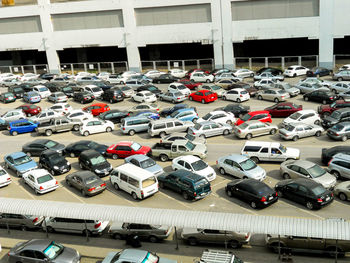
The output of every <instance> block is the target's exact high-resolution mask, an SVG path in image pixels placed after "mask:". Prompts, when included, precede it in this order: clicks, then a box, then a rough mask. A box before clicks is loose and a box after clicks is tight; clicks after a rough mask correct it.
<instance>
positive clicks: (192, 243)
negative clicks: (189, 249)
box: [187, 237, 198, 246]
mask: <svg viewBox="0 0 350 263" xmlns="http://www.w3.org/2000/svg"><path fill="white" fill-rule="evenodd" d="M187 241H188V244H189V245H190V246H196V245H197V244H198V240H197V238H195V237H190V238H189V239H188V240H187Z"/></svg>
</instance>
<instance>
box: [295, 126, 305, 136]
mask: <svg viewBox="0 0 350 263" xmlns="http://www.w3.org/2000/svg"><path fill="white" fill-rule="evenodd" d="M295 135H296V136H298V137H299V138H303V137H304V136H305V131H304V128H303V127H302V126H298V127H296V128H295Z"/></svg>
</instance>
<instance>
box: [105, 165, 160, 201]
mask: <svg viewBox="0 0 350 263" xmlns="http://www.w3.org/2000/svg"><path fill="white" fill-rule="evenodd" d="M110 180H111V184H112V185H113V186H114V188H115V189H116V190H120V189H121V190H124V191H125V192H127V193H129V194H131V196H132V198H133V199H135V200H137V199H144V198H146V197H148V196H150V195H153V194H155V193H156V192H158V180H157V177H155V176H154V174H153V173H151V172H149V171H146V170H144V169H142V168H140V167H138V166H136V165H133V164H131V163H125V164H122V165H120V166H118V167H117V168H115V169H114V170H113V172H112V173H111V176H110Z"/></svg>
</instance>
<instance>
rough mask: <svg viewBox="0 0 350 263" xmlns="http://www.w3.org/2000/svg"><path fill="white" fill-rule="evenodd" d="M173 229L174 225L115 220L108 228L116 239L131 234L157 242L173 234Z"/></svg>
mask: <svg viewBox="0 0 350 263" xmlns="http://www.w3.org/2000/svg"><path fill="white" fill-rule="evenodd" d="M172 229H173V228H172V227H169V226H162V225H149V224H136V223H123V222H113V223H112V224H111V226H110V228H109V229H108V234H109V235H110V236H112V237H113V238H114V239H124V238H126V237H127V236H129V235H137V236H138V237H139V238H141V239H145V240H149V241H150V242H152V243H157V242H159V241H161V240H163V239H166V238H167V237H168V236H169V235H170V234H171V232H172ZM133 262H135V261H133Z"/></svg>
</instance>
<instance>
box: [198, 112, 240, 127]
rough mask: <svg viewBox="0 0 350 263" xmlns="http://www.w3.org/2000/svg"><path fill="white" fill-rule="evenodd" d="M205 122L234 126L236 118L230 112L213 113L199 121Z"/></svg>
mask: <svg viewBox="0 0 350 263" xmlns="http://www.w3.org/2000/svg"><path fill="white" fill-rule="evenodd" d="M203 121H213V122H215V123H227V124H233V123H235V122H236V118H235V116H234V115H233V114H232V113H230V112H226V111H211V112H209V113H207V114H205V115H204V116H203V117H201V118H199V119H198V120H197V122H203Z"/></svg>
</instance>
